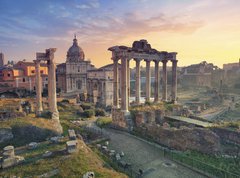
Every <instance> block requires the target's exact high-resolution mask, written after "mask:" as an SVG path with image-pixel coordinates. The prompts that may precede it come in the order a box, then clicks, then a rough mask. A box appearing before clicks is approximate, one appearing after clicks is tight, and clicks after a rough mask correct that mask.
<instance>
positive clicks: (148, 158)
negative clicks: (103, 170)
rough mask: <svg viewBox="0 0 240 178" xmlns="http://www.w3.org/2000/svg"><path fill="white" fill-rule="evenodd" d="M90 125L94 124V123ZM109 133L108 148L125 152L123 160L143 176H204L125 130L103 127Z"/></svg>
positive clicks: (182, 177) (161, 177)
mask: <svg viewBox="0 0 240 178" xmlns="http://www.w3.org/2000/svg"><path fill="white" fill-rule="evenodd" d="M91 127H95V128H96V126H95V125H94V124H92V125H91ZM102 131H103V132H104V134H107V135H109V137H110V141H109V148H110V149H114V150H116V151H117V152H121V151H123V152H124V153H125V156H124V158H123V159H124V161H125V162H127V163H131V165H132V168H133V169H134V170H135V171H138V170H139V169H142V170H143V172H144V174H143V175H144V176H143V177H144V178H205V176H203V175H200V174H199V173H196V172H194V171H192V170H190V169H188V168H186V167H184V166H182V165H179V164H177V163H175V162H172V161H170V160H168V159H166V158H164V157H163V155H162V151H161V150H160V148H157V147H155V146H154V145H152V144H149V143H148V142H146V141H144V140H141V139H138V138H137V137H135V136H133V135H131V134H128V133H126V132H121V131H116V130H113V129H107V130H106V129H103V130H102Z"/></svg>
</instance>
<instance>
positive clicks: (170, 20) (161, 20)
mask: <svg viewBox="0 0 240 178" xmlns="http://www.w3.org/2000/svg"><path fill="white" fill-rule="evenodd" d="M203 25H204V23H203V22H202V21H189V22H185V23H183V22H182V21H181V17H179V18H176V17H168V16H166V15H164V14H159V15H157V16H153V17H144V18H143V17H141V16H139V15H138V14H137V13H132V12H131V13H126V14H125V15H124V16H123V17H122V18H121V17H113V16H104V17H95V18H94V19H92V20H89V21H84V22H83V24H81V25H80V26H79V28H78V31H77V32H78V34H80V36H81V37H82V38H83V39H86V40H88V41H94V42H95V43H108V42H109V41H115V40H118V39H121V38H126V37H128V36H139V35H144V34H147V33H152V32H158V33H161V32H173V33H183V34H189V33H193V32H195V31H196V30H197V29H199V28H201V27H202V26H203Z"/></svg>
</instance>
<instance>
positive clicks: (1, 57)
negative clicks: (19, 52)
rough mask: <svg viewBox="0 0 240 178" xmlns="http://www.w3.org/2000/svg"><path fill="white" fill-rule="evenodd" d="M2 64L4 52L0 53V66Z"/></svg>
mask: <svg viewBox="0 0 240 178" xmlns="http://www.w3.org/2000/svg"><path fill="white" fill-rule="evenodd" d="M3 65H4V54H3V53H0V67H2V66H3Z"/></svg>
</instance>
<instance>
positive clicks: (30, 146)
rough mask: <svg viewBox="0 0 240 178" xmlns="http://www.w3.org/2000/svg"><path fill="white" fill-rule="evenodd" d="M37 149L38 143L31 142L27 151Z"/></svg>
mask: <svg viewBox="0 0 240 178" xmlns="http://www.w3.org/2000/svg"><path fill="white" fill-rule="evenodd" d="M37 147H38V143H37V142H31V143H29V144H28V149H30V150H32V149H35V148H37Z"/></svg>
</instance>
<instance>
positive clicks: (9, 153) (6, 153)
mask: <svg viewBox="0 0 240 178" xmlns="http://www.w3.org/2000/svg"><path fill="white" fill-rule="evenodd" d="M14 156H15V152H14V147H13V146H11V145H9V146H6V147H4V148H3V158H12V157H14Z"/></svg>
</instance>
